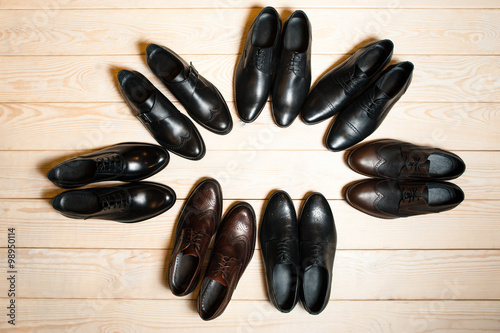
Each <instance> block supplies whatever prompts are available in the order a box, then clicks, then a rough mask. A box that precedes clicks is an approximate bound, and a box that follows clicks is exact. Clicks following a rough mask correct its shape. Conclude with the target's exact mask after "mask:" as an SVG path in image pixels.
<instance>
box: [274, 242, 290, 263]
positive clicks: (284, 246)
mask: <svg viewBox="0 0 500 333" xmlns="http://www.w3.org/2000/svg"><path fill="white" fill-rule="evenodd" d="M277 247H278V259H279V260H280V261H284V262H287V261H291V260H292V259H291V257H290V253H291V250H292V247H291V244H290V240H289V239H286V240H284V241H282V242H279V243H278V246H277Z"/></svg>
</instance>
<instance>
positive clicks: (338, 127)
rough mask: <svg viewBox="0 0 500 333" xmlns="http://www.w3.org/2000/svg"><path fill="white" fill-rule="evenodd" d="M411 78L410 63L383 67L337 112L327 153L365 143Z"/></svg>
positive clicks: (326, 143)
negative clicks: (359, 93)
mask: <svg viewBox="0 0 500 333" xmlns="http://www.w3.org/2000/svg"><path fill="white" fill-rule="evenodd" d="M412 75H413V64H412V63H411V62H408V61H406V62H400V63H398V64H395V65H391V66H389V67H387V69H386V70H384V71H383V72H382V74H381V75H380V76H379V77H378V78H377V80H376V81H375V82H374V83H373V84H372V85H371V86H370V87H369V88H368V89H367V90H366V91H364V92H363V93H362V94H361V95H359V96H358V97H357V98H356V99H355V100H354V101H353V102H352V103H351V104H350V105H349V106H348V107H347V108H346V109H344V110H343V111H341V112H340V114H339V115H338V116H337V118H335V120H334V122H333V124H332V125H331V127H330V129H329V131H328V134H327V137H326V139H325V145H326V147H327V148H328V149H329V150H331V151H342V150H344V149H347V148H349V147H352V146H354V145H355V144H357V143H359V142H361V141H362V140H364V139H366V137H368V136H369V135H370V134H372V133H373V132H374V131H375V130H376V129H377V128H378V127H379V126H380V124H381V123H382V121H383V120H384V119H385V117H386V116H387V114H388V113H389V111H390V110H391V108H392V107H393V106H394V104H395V103H396V102H397V101H398V100H399V99H400V98H401V96H403V94H404V93H405V92H406V89H408V86H409V85H410V82H411V79H412Z"/></svg>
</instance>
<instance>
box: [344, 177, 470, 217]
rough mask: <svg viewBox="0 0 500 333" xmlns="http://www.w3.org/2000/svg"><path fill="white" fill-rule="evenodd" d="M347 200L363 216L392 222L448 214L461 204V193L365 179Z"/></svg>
mask: <svg viewBox="0 0 500 333" xmlns="http://www.w3.org/2000/svg"><path fill="white" fill-rule="evenodd" d="M346 200H347V202H349V204H350V205H351V206H353V207H354V208H356V209H358V210H360V211H362V212H364V213H366V214H369V215H373V216H375V217H380V218H384V219H393V218H397V217H407V216H412V215H421V214H429V213H439V212H443V211H446V210H450V209H452V208H455V207H456V206H458V205H459V204H460V203H461V202H462V201H463V200H464V192H463V191H462V190H461V189H460V187H458V186H457V185H455V184H452V183H445V182H425V181H423V182H418V181H408V182H398V181H396V180H390V179H366V180H362V181H360V182H357V183H355V184H353V185H351V186H349V188H348V189H347V191H346Z"/></svg>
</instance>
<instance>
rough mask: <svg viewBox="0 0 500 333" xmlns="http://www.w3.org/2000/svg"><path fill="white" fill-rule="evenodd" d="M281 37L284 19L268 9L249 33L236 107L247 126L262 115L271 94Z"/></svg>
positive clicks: (238, 68) (236, 84)
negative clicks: (282, 20)
mask: <svg viewBox="0 0 500 333" xmlns="http://www.w3.org/2000/svg"><path fill="white" fill-rule="evenodd" d="M280 34H281V19H280V17H279V14H278V12H277V11H276V9H274V8H273V7H266V8H264V9H263V10H262V11H261V12H260V13H259V15H258V16H257V17H256V18H255V20H254V21H253V23H252V26H251V27H250V30H249V31H248V36H247V39H246V42H245V47H244V49H243V53H242V54H241V56H240V59H239V61H238V65H237V66H236V71H235V77H234V92H235V99H236V108H237V110H238V114H239V116H240V118H241V120H242V121H244V122H246V123H251V122H252V121H254V120H255V119H256V118H257V117H258V116H259V114H260V113H261V112H262V109H263V108H264V105H265V104H266V102H267V98H268V97H269V93H270V92H271V87H272V80H273V74H274V70H275V67H276V62H277V57H278V54H277V53H278V45H279V42H280Z"/></svg>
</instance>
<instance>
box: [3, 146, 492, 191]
mask: <svg viewBox="0 0 500 333" xmlns="http://www.w3.org/2000/svg"><path fill="white" fill-rule="evenodd" d="M70 156H74V153H73V152H71V153H69V152H44V151H32V152H30V153H29V154H27V153H26V152H23V151H0V161H2V163H1V164H0V188H2V190H3V191H2V192H1V193H0V197H2V198H52V197H54V196H55V195H56V194H57V193H60V192H62V191H61V189H58V188H56V187H55V186H54V185H53V184H52V183H51V182H50V181H49V180H48V179H47V178H46V174H47V172H48V171H49V170H50V169H51V168H52V167H53V166H55V165H56V164H57V163H58V162H60V161H63V160H65V159H66V158H68V157H70ZM460 156H461V157H462V158H463V159H464V161H465V163H466V165H467V170H466V172H465V174H464V175H463V176H461V177H460V178H458V179H457V180H456V181H454V182H455V183H456V184H457V185H459V186H460V187H462V189H463V190H464V192H465V193H466V197H467V198H468V199H500V179H499V178H498V177H496V174H497V171H496V170H497V169H498V165H500V152H496V151H491V152H481V151H463V152H460ZM203 177H213V178H216V179H217V180H218V181H219V182H220V183H221V186H222V188H223V191H224V195H225V198H227V199H264V198H266V197H267V196H268V195H269V193H270V192H271V191H272V190H274V189H283V190H286V191H287V192H288V193H290V195H291V197H292V198H294V199H302V198H303V197H304V196H305V194H306V193H307V192H309V191H318V192H321V193H323V194H324V195H325V196H326V197H327V198H328V199H341V198H342V189H343V187H344V186H346V185H347V184H349V183H350V182H352V181H355V180H358V179H360V178H363V177H362V176H361V175H358V174H357V173H355V172H353V171H352V170H350V169H349V168H348V167H347V165H346V164H345V162H344V154H343V153H337V154H335V153H332V152H329V151H326V150H325V151H294V152H293V153H291V152H287V151H264V150H257V151H244V150H240V151H215V150H212V148H211V147H210V146H209V147H208V152H207V154H206V156H205V157H204V158H203V159H202V160H200V161H190V160H186V159H184V158H181V157H178V156H176V155H173V154H171V160H170V163H169V165H168V166H167V168H166V169H165V170H164V171H162V172H160V173H159V174H157V175H155V176H153V177H151V178H149V179H148V180H150V181H154V182H159V183H163V184H167V185H169V186H171V187H172V188H173V189H174V190H175V191H176V193H177V197H178V198H179V199H182V198H186V197H187V196H188V195H189V192H190V191H191V188H192V186H193V184H195V183H197V182H198V181H199V180H200V179H201V178H203Z"/></svg>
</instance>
